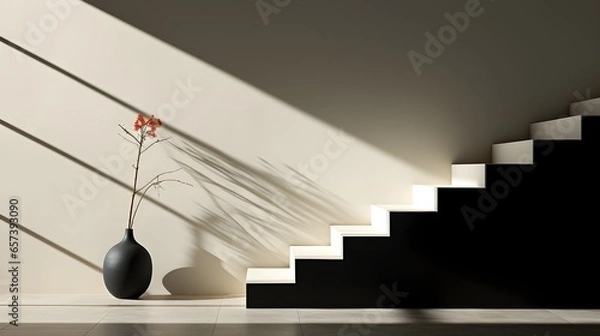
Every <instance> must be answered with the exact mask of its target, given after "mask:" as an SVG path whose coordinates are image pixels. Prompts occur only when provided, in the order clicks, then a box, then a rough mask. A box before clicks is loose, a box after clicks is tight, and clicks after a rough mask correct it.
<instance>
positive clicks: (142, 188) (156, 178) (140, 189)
mask: <svg viewBox="0 0 600 336" xmlns="http://www.w3.org/2000/svg"><path fill="white" fill-rule="evenodd" d="M181 169H183V168H178V169H173V170H169V171H166V172H163V173H160V174H158V175H156V176H154V177H153V178H151V179H150V180H149V181H148V182H147V183H146V184H144V186H142V187H141V188H139V189H138V190H136V191H135V192H136V193H139V192H140V191H142V190H144V188H146V187H147V186H148V185H149V184H150V183H152V181H154V180H158V178H159V177H161V176H163V175H166V174H172V173H175V172H178V171H180V170H181Z"/></svg>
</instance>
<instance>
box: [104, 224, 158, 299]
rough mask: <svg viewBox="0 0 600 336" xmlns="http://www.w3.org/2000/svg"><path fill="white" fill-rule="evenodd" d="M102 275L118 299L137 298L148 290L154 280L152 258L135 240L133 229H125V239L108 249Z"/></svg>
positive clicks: (107, 287)
mask: <svg viewBox="0 0 600 336" xmlns="http://www.w3.org/2000/svg"><path fill="white" fill-rule="evenodd" d="M102 275H103V277H104V285H105V286H106V289H108V291H109V292H110V294H112V295H113V296H114V297H116V298H118V299H133V300H135V299H138V298H139V297H140V296H142V294H144V293H145V292H146V290H147V289H148V286H150V280H152V258H151V257H150V253H148V250H146V249H145V248H144V247H143V246H142V245H140V244H139V243H138V242H137V241H136V240H135V238H134V236H133V229H125V235H124V236H123V240H121V241H120V242H119V243H118V244H116V245H115V246H113V247H112V248H111V249H110V250H108V252H107V253H106V256H105V257H104V265H103V268H102Z"/></svg>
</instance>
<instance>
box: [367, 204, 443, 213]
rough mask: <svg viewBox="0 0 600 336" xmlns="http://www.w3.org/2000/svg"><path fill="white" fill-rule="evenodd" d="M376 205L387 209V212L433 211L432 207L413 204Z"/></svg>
mask: <svg viewBox="0 0 600 336" xmlns="http://www.w3.org/2000/svg"><path fill="white" fill-rule="evenodd" d="M377 206H379V207H381V208H384V209H386V210H388V211H389V212H434V211H436V210H435V209H434V208H433V207H429V208H428V207H418V206H414V205H403V204H378V205H377Z"/></svg>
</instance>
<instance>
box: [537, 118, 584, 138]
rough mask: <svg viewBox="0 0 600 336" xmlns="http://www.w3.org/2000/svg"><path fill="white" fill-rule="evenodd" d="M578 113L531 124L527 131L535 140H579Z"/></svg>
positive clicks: (580, 119)
mask: <svg viewBox="0 0 600 336" xmlns="http://www.w3.org/2000/svg"><path fill="white" fill-rule="evenodd" d="M581 121H582V118H581V116H580V115H576V116H570V117H565V118H559V119H554V120H547V121H541V122H536V123H533V124H531V126H530V127H529V131H530V134H531V137H532V138H533V139H536V140H581Z"/></svg>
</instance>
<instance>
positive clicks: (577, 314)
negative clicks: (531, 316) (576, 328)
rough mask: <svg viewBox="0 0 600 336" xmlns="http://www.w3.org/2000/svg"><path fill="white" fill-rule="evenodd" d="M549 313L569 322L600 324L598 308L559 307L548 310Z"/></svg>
mask: <svg viewBox="0 0 600 336" xmlns="http://www.w3.org/2000/svg"><path fill="white" fill-rule="evenodd" d="M550 312H551V313H553V314H555V315H557V316H559V317H561V318H563V319H565V320H567V321H569V322H571V323H587V324H600V310H597V309H596V310H579V309H561V310H550Z"/></svg>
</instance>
